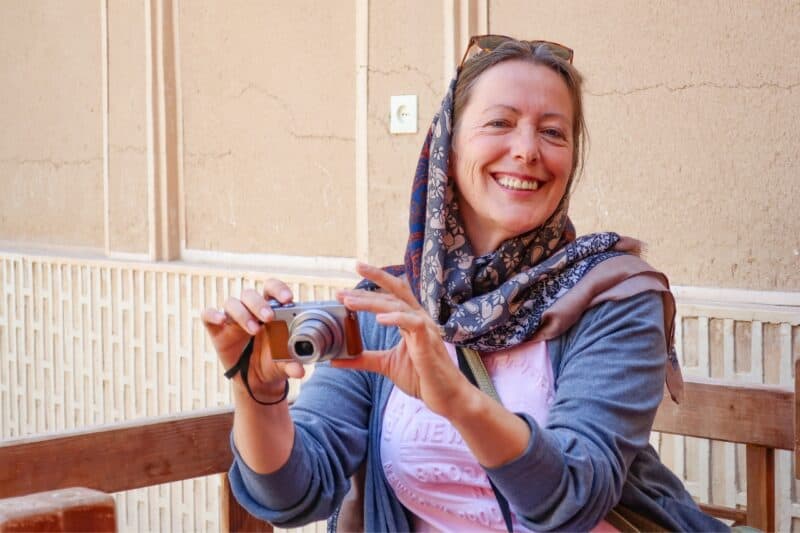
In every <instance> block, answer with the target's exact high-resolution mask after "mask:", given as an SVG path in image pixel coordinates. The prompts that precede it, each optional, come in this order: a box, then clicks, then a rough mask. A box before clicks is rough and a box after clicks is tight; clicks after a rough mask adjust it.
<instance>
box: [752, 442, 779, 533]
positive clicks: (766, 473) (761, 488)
mask: <svg viewBox="0 0 800 533" xmlns="http://www.w3.org/2000/svg"><path fill="white" fill-rule="evenodd" d="M747 525H748V526H752V527H755V528H758V529H760V530H761V531H775V450H773V449H772V448H765V447H763V446H755V445H753V444H748V445H747Z"/></svg>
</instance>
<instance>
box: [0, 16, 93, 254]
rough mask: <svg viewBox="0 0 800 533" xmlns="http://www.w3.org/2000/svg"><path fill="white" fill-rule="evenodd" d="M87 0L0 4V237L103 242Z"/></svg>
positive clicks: (69, 242)
mask: <svg viewBox="0 0 800 533" xmlns="http://www.w3.org/2000/svg"><path fill="white" fill-rule="evenodd" d="M99 37H100V17H99V10H98V3H97V2H96V1H94V0H75V1H71V2H62V1H60V0H48V1H45V0H38V1H36V2H16V1H12V2H3V3H2V6H0V73H2V74H0V75H1V76H2V80H3V82H2V84H0V124H2V128H1V129H0V190H2V194H0V240H10V241H34V242H38V243H46V244H51V245H59V246H64V245H66V246H76V247H102V245H103V172H102V168H103V151H102V115H101V109H102V91H101V84H100V81H101V78H102V77H101V63H100V61H101V54H100V39H99Z"/></svg>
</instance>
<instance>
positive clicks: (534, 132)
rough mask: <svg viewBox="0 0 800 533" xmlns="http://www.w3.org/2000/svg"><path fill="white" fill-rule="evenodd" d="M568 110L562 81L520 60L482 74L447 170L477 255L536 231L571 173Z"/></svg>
mask: <svg viewBox="0 0 800 533" xmlns="http://www.w3.org/2000/svg"><path fill="white" fill-rule="evenodd" d="M573 113H574V110H573V106H572V99H571V98H570V94H569V90H568V89H567V85H566V83H565V82H564V81H563V80H562V79H561V77H560V76H559V75H558V74H557V73H555V72H554V71H552V70H550V69H549V68H548V67H543V66H540V65H535V64H533V63H530V62H527V61H521V60H511V61H505V62H503V63H500V64H498V65H495V66H493V67H490V68H489V69H488V70H486V71H485V72H484V73H483V74H482V75H481V76H480V77H479V78H478V79H477V80H476V82H475V85H473V87H472V91H471V95H470V98H469V101H468V103H467V105H466V106H465V107H464V110H463V112H462V116H461V117H457V120H458V122H457V125H456V129H455V136H454V141H453V154H452V169H453V171H454V172H455V183H456V187H457V189H458V202H459V207H460V209H461V213H462V216H463V219H464V224H465V225H466V232H467V237H469V239H470V242H471V243H472V246H473V248H474V251H475V253H476V254H478V255H483V254H486V253H488V252H491V251H493V250H496V249H497V248H498V247H499V246H500V244H501V243H502V242H503V241H504V240H506V239H509V238H511V237H514V236H516V235H520V234H522V233H525V232H527V231H529V230H532V229H534V228H536V227H538V226H541V225H542V224H543V223H544V222H545V221H546V220H547V218H548V217H549V216H550V215H551V214H552V213H553V211H555V209H556V207H557V206H558V203H559V201H560V200H561V197H562V196H564V193H565V192H566V189H567V183H568V181H569V176H570V173H571V172H572V159H573V158H572V154H573V150H574V139H573V131H572V130H573V128H572V124H573Z"/></svg>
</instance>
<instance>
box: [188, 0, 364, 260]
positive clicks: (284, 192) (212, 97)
mask: <svg viewBox="0 0 800 533" xmlns="http://www.w3.org/2000/svg"><path fill="white" fill-rule="evenodd" d="M354 19H355V11H354V9H353V6H352V4H350V3H348V4H342V3H338V2H318V1H315V0H303V1H296V2H292V3H291V5H289V4H283V3H280V2H263V3H258V2H224V3H223V2H202V3H201V2H182V3H181V4H180V18H179V25H180V26H179V29H180V36H181V40H180V61H181V67H180V75H181V84H182V90H181V97H182V99H183V128H184V139H183V140H184V145H183V149H184V182H185V194H186V197H185V198H186V225H187V234H186V246H187V247H188V248H192V249H204V250H224V251H232V252H258V253H272V254H290V255H314V254H318V255H324V256H353V255H354V254H355V247H354V239H355V228H354V225H355V218H354V216H353V212H354V209H355V207H354V202H355V189H354V185H355V181H354V174H355V170H354V164H355V163H354V155H353V153H354V152H353V151H354V144H355V140H354V133H353V130H354V122H355V121H354V112H353V109H354V100H355V96H354V92H355V68H354V62H355V52H354V41H355V27H354V22H355V21H354Z"/></svg>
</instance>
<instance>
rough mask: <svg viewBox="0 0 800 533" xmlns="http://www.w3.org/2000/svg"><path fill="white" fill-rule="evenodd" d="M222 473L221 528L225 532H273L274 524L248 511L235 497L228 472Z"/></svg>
mask: <svg viewBox="0 0 800 533" xmlns="http://www.w3.org/2000/svg"><path fill="white" fill-rule="evenodd" d="M221 475H222V502H221V504H220V506H221V508H222V516H221V517H220V522H221V523H220V529H221V530H222V531H223V533H228V532H230V531H248V532H249V531H252V532H254V533H262V532H263V533H271V532H272V531H273V529H272V524H270V523H269V522H264V521H262V520H259V519H257V518H255V517H254V516H253V515H251V514H250V513H248V512H247V511H246V510H245V509H244V507H242V506H241V505H239V502H238V501H236V498H234V497H233V491H231V484H230V481H228V475H227V474H221Z"/></svg>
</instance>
